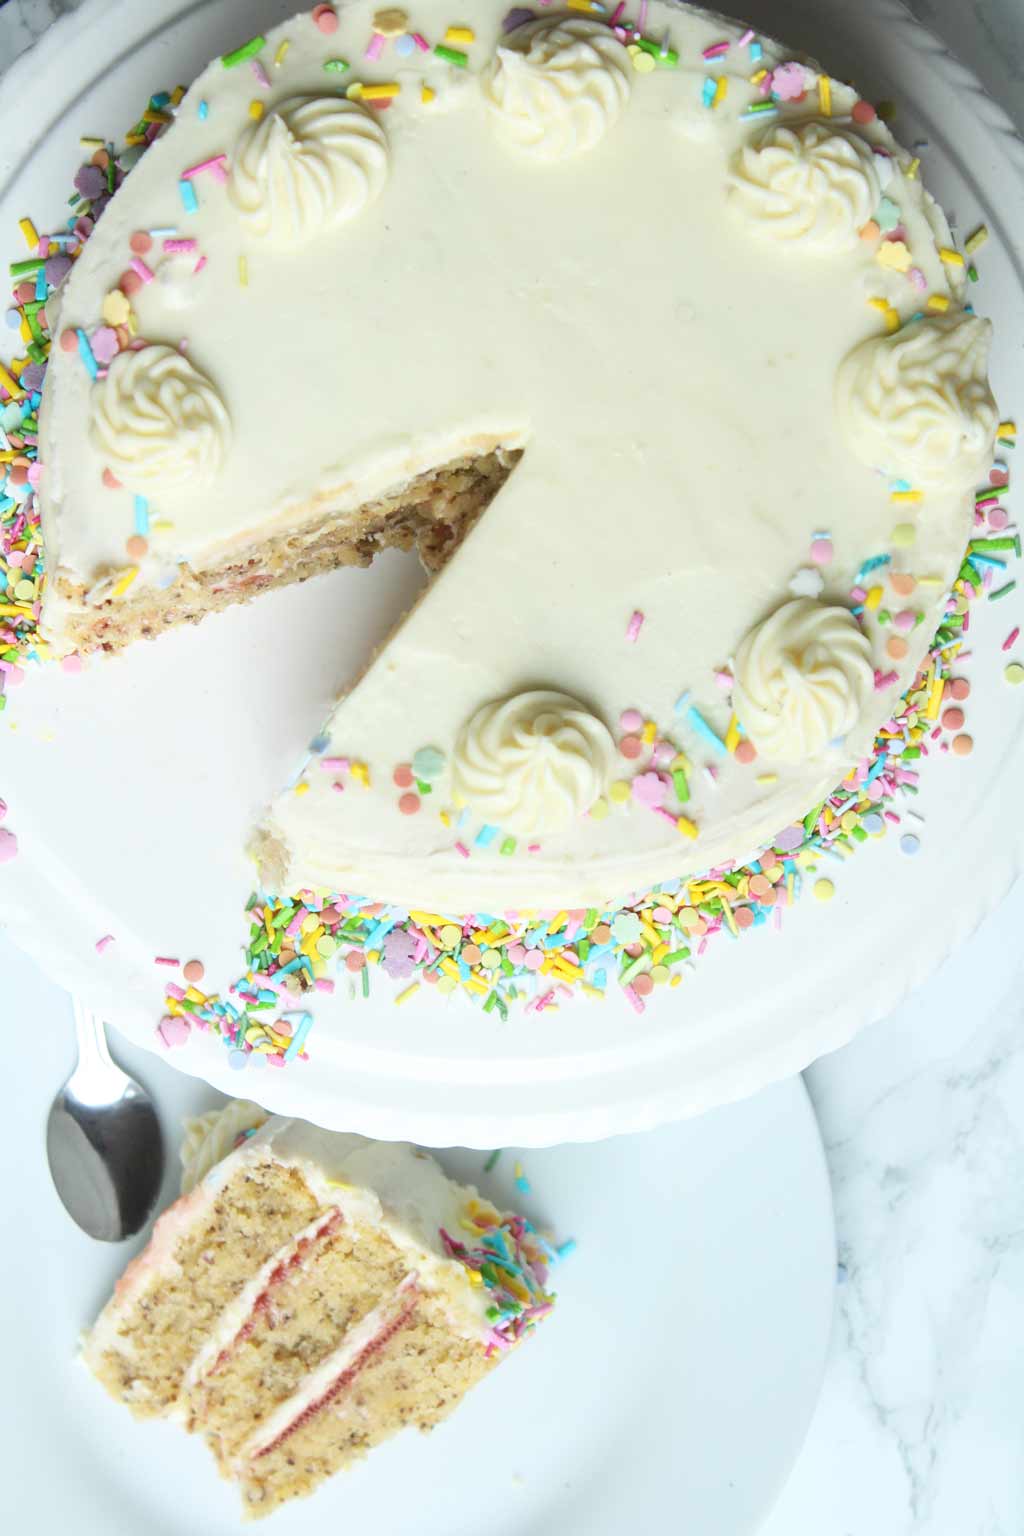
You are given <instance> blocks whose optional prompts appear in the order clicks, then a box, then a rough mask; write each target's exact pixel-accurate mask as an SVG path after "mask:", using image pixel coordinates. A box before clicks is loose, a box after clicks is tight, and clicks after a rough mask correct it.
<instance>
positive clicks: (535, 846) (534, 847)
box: [526, 843, 540, 853]
mask: <svg viewBox="0 0 1024 1536" xmlns="http://www.w3.org/2000/svg"><path fill="white" fill-rule="evenodd" d="M526 851H527V853H540V843H527V845H526Z"/></svg>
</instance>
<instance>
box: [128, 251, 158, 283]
mask: <svg viewBox="0 0 1024 1536" xmlns="http://www.w3.org/2000/svg"><path fill="white" fill-rule="evenodd" d="M128 265H129V266H130V267H131V269H132V271H133V272H134V273H136V274H137V275H138V276H139V277H141V278H142V281H143V282H144V283H151V282H152V281H153V272H152V269H151V268H149V267H147V266H146V263H145V262H144V261H143V259H142V257H141V256H133V257H132V259H131V261H130V262H129V263H128Z"/></svg>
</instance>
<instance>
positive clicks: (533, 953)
mask: <svg viewBox="0 0 1024 1536" xmlns="http://www.w3.org/2000/svg"><path fill="white" fill-rule="evenodd" d="M522 963H523V965H525V966H526V969H527V970H528V971H539V970H540V968H541V966H542V965H543V964H544V951H543V950H542V949H528V950H527V951H526V953H525V955H524V956H523V962H522Z"/></svg>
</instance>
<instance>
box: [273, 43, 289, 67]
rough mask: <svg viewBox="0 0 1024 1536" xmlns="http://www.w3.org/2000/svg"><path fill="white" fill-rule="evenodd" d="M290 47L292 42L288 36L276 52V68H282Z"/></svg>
mask: <svg viewBox="0 0 1024 1536" xmlns="http://www.w3.org/2000/svg"><path fill="white" fill-rule="evenodd" d="M290 47H291V43H290V42H289V41H288V39H287V38H285V39H284V41H283V42H282V44H281V46H280V47H279V48H278V50H277V52H276V53H275V54H274V66H275V68H276V69H280V67H281V65H282V64H283V63H284V56H285V54H286V53H287V52H288V49H289V48H290Z"/></svg>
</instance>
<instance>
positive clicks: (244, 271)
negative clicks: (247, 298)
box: [238, 256, 249, 288]
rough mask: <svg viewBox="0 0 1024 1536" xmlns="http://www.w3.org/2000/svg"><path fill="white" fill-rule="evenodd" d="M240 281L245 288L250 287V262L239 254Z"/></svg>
mask: <svg viewBox="0 0 1024 1536" xmlns="http://www.w3.org/2000/svg"><path fill="white" fill-rule="evenodd" d="M238 281H239V282H240V283H241V285H242V287H243V288H248V286H249V263H248V262H247V261H246V259H245V257H244V256H239V258H238Z"/></svg>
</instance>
